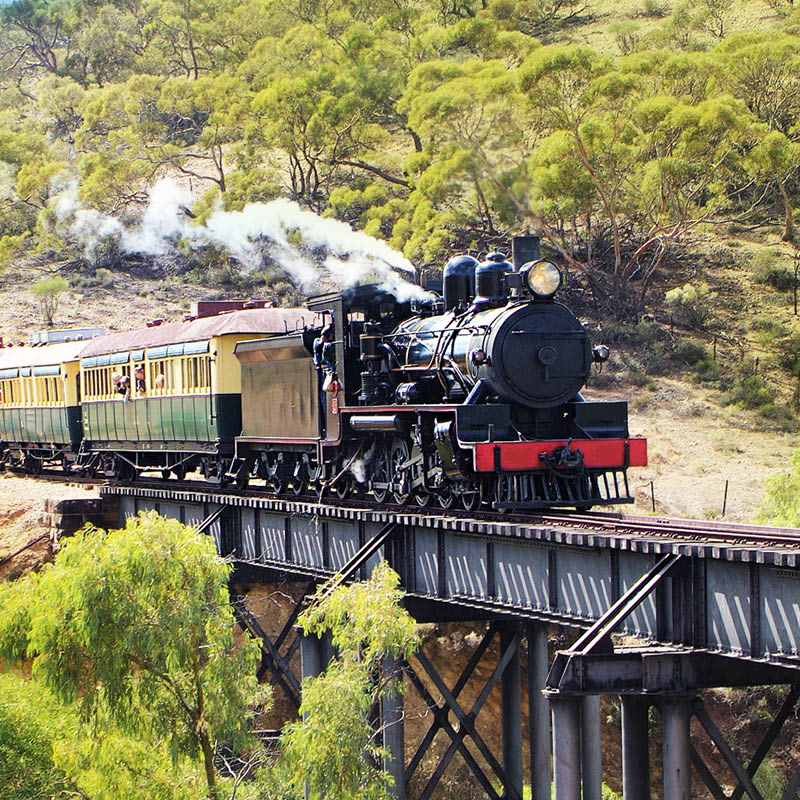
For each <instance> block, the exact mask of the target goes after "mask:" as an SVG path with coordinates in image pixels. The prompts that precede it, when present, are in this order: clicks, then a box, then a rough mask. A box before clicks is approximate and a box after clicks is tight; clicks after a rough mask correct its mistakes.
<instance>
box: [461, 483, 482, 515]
mask: <svg viewBox="0 0 800 800" xmlns="http://www.w3.org/2000/svg"><path fill="white" fill-rule="evenodd" d="M482 502H483V497H482V492H481V490H480V488H475V489H470V490H468V491H466V492H462V493H461V505H462V506H463V508H464V509H465V510H466V511H476V510H477V509H478V508H480V506H481V503H482Z"/></svg>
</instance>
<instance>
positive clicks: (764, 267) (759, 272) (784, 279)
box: [752, 250, 794, 292]
mask: <svg viewBox="0 0 800 800" xmlns="http://www.w3.org/2000/svg"><path fill="white" fill-rule="evenodd" d="M784 258H785V256H784V255H783V253H781V252H780V250H758V251H757V252H756V253H754V254H753V258H752V265H753V279H754V280H755V281H756V282H757V283H764V284H766V285H768V286H771V287H772V288H773V289H777V290H778V291H779V292H789V291H791V290H792V288H793V287H794V270H793V269H792V268H791V267H789V266H788V265H786V264H785V263H783V259H784Z"/></svg>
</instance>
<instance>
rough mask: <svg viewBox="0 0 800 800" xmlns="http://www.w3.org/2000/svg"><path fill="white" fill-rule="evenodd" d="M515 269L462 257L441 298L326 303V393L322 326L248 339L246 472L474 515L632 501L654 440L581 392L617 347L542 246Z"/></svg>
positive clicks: (359, 297)
mask: <svg viewBox="0 0 800 800" xmlns="http://www.w3.org/2000/svg"><path fill="white" fill-rule="evenodd" d="M513 260H514V264H513V265H512V263H509V262H508V261H506V260H505V258H504V256H503V255H501V254H499V253H495V254H492V255H490V256H488V258H487V259H486V260H485V261H483V262H482V263H480V264H479V263H478V262H477V261H476V260H475V259H473V258H471V257H469V256H459V257H456V258H453V259H451V260H450V261H449V262H448V264H447V265H446V267H445V270H444V277H443V289H444V291H443V297H442V298H441V299H439V298H436V299H420V300H416V301H409V302H399V301H398V300H396V299H395V298H394V297H393V296H392V295H391V294H389V293H388V292H386V291H383V290H382V289H381V288H380V287H376V286H358V287H355V288H353V289H350V290H348V291H345V292H340V293H331V294H327V295H323V296H319V297H315V298H312V299H311V300H310V301H309V302H308V307H309V309H310V310H312V311H314V312H316V313H318V314H320V315H322V316H323V317H324V318H325V320H326V321H329V324H330V325H331V326H332V327H333V330H334V342H333V345H334V348H335V359H334V366H333V368H332V370H331V372H330V374H329V375H328V376H327V378H326V380H325V385H324V389H325V390H324V391H318V386H319V381H320V370H319V368H317V367H315V365H314V359H313V347H314V338H315V333H314V332H312V331H309V330H305V331H302V332H297V333H294V334H291V335H287V336H282V337H280V336H279V337H270V338H265V339H261V340H256V341H250V342H240V343H238V344H237V345H236V347H235V355H236V357H237V358H238V359H239V361H240V363H241V368H242V421H243V431H242V435H241V436H240V437H237V440H236V454H235V460H234V462H233V465H232V468H231V475H232V477H233V478H234V479H235V480H237V481H238V482H239V483H240V484H241V483H243V481H244V480H246V476H249V475H250V474H255V475H258V476H260V477H262V478H264V479H266V480H267V481H269V482H270V484H271V485H272V487H273V489H274V490H276V491H284V490H285V489H286V488H287V487H288V488H289V489H290V490H293V491H295V492H298V493H301V492H303V491H305V489H306V488H307V486H308V485H309V483H314V484H319V483H320V482H321V483H322V485H324V486H325V488H326V489H328V490H333V491H335V492H336V494H338V496H339V497H342V498H344V497H347V496H348V495H351V494H359V493H364V492H369V493H371V494H372V496H373V497H374V498H375V499H376V500H378V501H384V500H386V499H387V497H388V496H389V495H391V497H392V499H393V500H394V501H395V502H397V503H399V504H401V505H406V504H409V503H410V504H413V505H417V506H426V505H429V504H431V503H437V504H438V505H439V506H441V507H442V508H450V507H451V506H452V505H454V504H455V503H458V504H459V505H461V506H462V507H464V508H465V509H468V510H470V509H475V508H477V507H478V506H480V505H482V504H488V505H490V506H492V507H493V508H495V509H498V510H506V509H542V508H553V507H575V508H579V509H586V508H589V507H591V506H593V505H597V504H615V503H626V502H632V500H633V498H632V497H631V496H630V491H629V487H628V483H627V473H626V470H627V468H628V467H630V466H640V465H644V464H646V462H647V450H646V441H645V440H644V439H640V438H631V437H629V434H628V418H627V404H626V403H624V402H585V401H584V399H583V398H582V396H581V395H580V390H581V388H582V387H583V386H584V384H585V383H586V380H587V378H588V376H589V371H590V369H591V366H592V364H593V363H600V362H603V361H605V360H606V359H607V358H608V349H607V348H606V347H604V346H602V345H601V346H598V347H594V348H593V347H592V346H591V344H590V342H589V337H588V336H587V334H586V332H585V330H584V329H583V326H582V325H581V323H580V322H579V321H578V319H577V318H576V317H575V316H574V315H573V314H572V312H571V311H569V310H568V309H567V308H566V307H565V306H564V305H562V304H560V303H558V302H556V301H555V295H556V293H557V291H558V289H559V287H560V285H561V273H560V271H559V269H558V268H557V267H556V266H555V265H554V264H552V263H551V262H549V261H545V260H542V259H541V258H540V253H539V239H538V237H516V238H515V239H514V242H513Z"/></svg>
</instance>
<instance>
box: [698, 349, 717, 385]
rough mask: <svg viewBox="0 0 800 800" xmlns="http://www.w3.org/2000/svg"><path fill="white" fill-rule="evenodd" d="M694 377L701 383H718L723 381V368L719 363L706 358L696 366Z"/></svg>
mask: <svg viewBox="0 0 800 800" xmlns="http://www.w3.org/2000/svg"><path fill="white" fill-rule="evenodd" d="M694 377H695V378H696V379H697V380H698V381H699V382H700V383H718V382H719V381H720V380H722V367H720V365H719V362H717V361H714V359H713V358H710V357H709V356H706V357H705V358H703V359H701V360H700V361H698V362H697V363H696V364H695V365H694Z"/></svg>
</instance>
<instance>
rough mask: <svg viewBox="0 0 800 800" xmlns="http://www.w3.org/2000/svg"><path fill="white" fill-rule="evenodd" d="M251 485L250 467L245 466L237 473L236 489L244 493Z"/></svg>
mask: <svg viewBox="0 0 800 800" xmlns="http://www.w3.org/2000/svg"><path fill="white" fill-rule="evenodd" d="M249 484H250V465H249V464H245V465H244V466H243V467H242V468H241V469H240V470H239V472H237V473H236V488H237V489H239V491H244V490H245V489H246V488H247V487H248V485H249Z"/></svg>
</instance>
